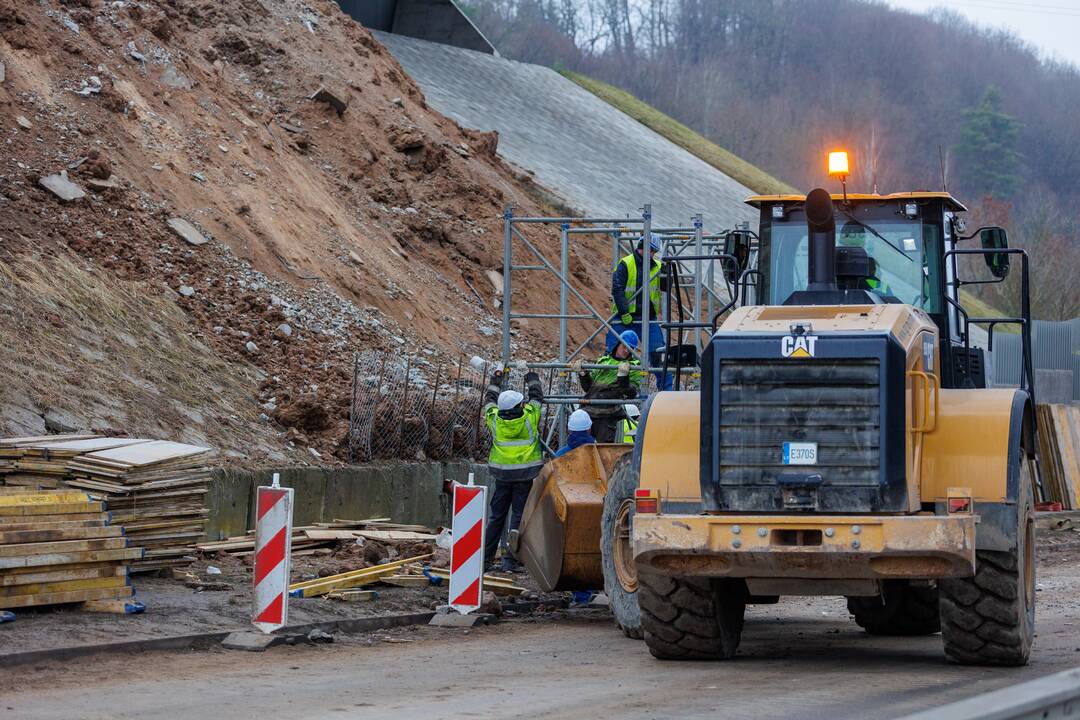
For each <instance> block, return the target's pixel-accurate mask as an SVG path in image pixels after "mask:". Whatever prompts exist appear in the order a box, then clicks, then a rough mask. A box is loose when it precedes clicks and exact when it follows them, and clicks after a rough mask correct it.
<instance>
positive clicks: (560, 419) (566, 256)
mask: <svg viewBox="0 0 1080 720" xmlns="http://www.w3.org/2000/svg"><path fill="white" fill-rule="evenodd" d="M560 229H561V232H560V233H559V273H560V274H561V275H562V276H563V277H564V278H565V277H568V276H569V275H570V235H569V230H570V224H569V223H563V224H562V225H561V227H560ZM568 299H569V294H568V292H567V286H566V283H560V284H559V362H560V363H563V364H565V363H566V362H567V360H568V358H567V357H566V331H567V327H566V323H567V314H566V313H567V312H568V311H567V306H566V303H567V300H568ZM565 384H566V381H565V380H564V388H563V389H564V391H565V390H569V388H566V387H565ZM565 415H566V406H564V405H559V412H558V415H556V417H555V422H556V423H558V426H559V445H560V446H562V445H565V444H566V422H565V419H566V418H565Z"/></svg>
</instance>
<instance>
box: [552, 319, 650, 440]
mask: <svg viewBox="0 0 1080 720" xmlns="http://www.w3.org/2000/svg"><path fill="white" fill-rule="evenodd" d="M619 340H620V342H619V344H618V345H617V346H616V347H615V349H614V350H612V351H611V353H610V354H607V355H603V356H601V357H600V358H599V359H597V361H596V364H597V365H603V366H604V367H603V368H598V369H596V370H591V371H585V370H582V367H581V365H582V364H581V361H576V362H574V363H571V366H570V367H571V371H572V372H575V373H577V376H578V382H580V383H581V389H582V390H583V391H584V392H585V402H584V403H583V407H584V408H585V410H586V411H587V412H588V413H589V417H591V418H592V421H593V427H592V432H593V436H594V437H595V438H596V441H597V442H602V443H610V442H621V440H620V436H619V435H618V432H617V425H618V424H619V421H621V420H624V419H626V415H625V413H624V412H623V406H622V404H621V403H610V404H608V403H605V404H597V405H591V404H589V402H588V401H589V400H632V399H634V398H636V397H637V396H638V393H639V392H640V388H641V381H642V380H643V379H644V377H645V373H643V372H642V371H641V370H640V367H641V363H639V362H638V360H637V358H635V357H634V356H633V354H632V351H633V350H636V349H637V345H638V336H637V333H636V332H634V331H633V330H626V331H624V332H623V333H622V335H620V336H619Z"/></svg>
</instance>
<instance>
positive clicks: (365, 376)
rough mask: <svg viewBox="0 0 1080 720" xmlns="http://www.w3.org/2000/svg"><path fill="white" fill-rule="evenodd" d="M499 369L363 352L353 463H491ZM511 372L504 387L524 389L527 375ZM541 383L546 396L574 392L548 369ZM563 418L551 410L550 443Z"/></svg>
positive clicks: (357, 362)
mask: <svg viewBox="0 0 1080 720" xmlns="http://www.w3.org/2000/svg"><path fill="white" fill-rule="evenodd" d="M492 369H493V367H492V366H490V365H486V364H482V363H475V365H474V364H473V363H470V362H469V361H466V360H463V359H459V360H456V361H453V362H446V361H443V362H439V361H431V360H426V359H419V358H410V357H392V356H389V355H387V354H386V353H383V352H377V351H368V352H362V353H356V355H355V356H354V358H353V383H352V403H351V406H350V410H349V452H350V454H351V456H352V460H353V461H354V462H365V461H368V460H449V459H475V460H483V459H486V458H487V454H488V450H489V449H490V446H491V437H490V433H489V432H488V429H487V426H486V424H485V423H484V418H483V414H482V413H483V405H484V392H485V389H486V388H487V385H488V382H489V381H490V373H491V371H492ZM507 372H508V376H507V378H506V382H505V384H504V387H506V388H515V389H517V390H524V388H523V387H522V386H523V383H524V376H523V374H522V373H521V371H519V370H516V369H510V370H508V371H507ZM563 377H565V376H563ZM541 381H542V384H543V386H544V391H545V393H546V394H549V395H550V394H551V393H553V392H554V393H559V392H566V388H567V386H565V385H563V379H562V377H558V376H557V375H556V373H555V372H554V371H547V372H542V373H541ZM569 409H572V408H569ZM567 412H568V410H567ZM557 415H558V410H557V409H556V408H553V407H550V406H545V410H544V413H543V416H542V418H541V428H542V429H543V432H542V437H543V438H544V439H545V441H546V442H549V443H550V442H552V441H553V439H554V438H553V433H555V432H556V428H555V427H554V423H555V419H556V416H557Z"/></svg>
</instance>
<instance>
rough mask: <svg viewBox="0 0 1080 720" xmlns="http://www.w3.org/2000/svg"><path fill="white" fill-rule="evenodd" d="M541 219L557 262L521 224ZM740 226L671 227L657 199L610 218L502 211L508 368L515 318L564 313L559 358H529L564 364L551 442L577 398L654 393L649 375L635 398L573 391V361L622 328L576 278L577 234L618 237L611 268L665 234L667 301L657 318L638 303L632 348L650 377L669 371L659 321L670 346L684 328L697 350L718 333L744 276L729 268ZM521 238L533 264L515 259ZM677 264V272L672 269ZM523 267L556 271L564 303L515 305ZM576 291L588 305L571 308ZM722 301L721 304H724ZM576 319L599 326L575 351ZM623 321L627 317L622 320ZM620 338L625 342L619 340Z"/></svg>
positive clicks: (553, 399) (537, 365) (648, 257)
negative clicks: (571, 335) (735, 276)
mask: <svg viewBox="0 0 1080 720" xmlns="http://www.w3.org/2000/svg"><path fill="white" fill-rule="evenodd" d="M523 225H542V226H546V227H551V226H556V227H557V230H558V233H559V258H558V265H556V264H555V262H553V261H552V260H550V259H549V258H547V257H546V256H545V255H544V253H543V252H542V251H541V250H540V248H539V247H537V245H536V244H535V243H533V242H532V241H531V240H529V238H527V237H526V236H525V235H524V233H522V231H521V229H520V226H523ZM732 232H733V230H725V231H721V232H715V233H706V232H705V230H704V221H703V219H702V215H701V213H698V214H695V215H693V216H692V217H691V218H690V224H689V225H686V226H675V227H664V226H657V225H654V223H653V216H652V206H651V205H650V204H648V203H646V204H644V205H643V206H642V207H641V208H640V217H630V216H627V217H624V218H604V217H581V218H575V217H515V216H514V213H513V207H512V206H509V205H508V206H507V207H506V209H505V211H504V213H503V292H502V303H503V304H502V311H503V312H502V348H501V357H500V359H501V362H502V365H503V367H509V366H510V364H511V360H512V357H511V330H512V322H513V321H514V320H519V319H520V320H526V319H528V320H557V321H558V323H559V331H558V338H559V347H558V353H557V357H556V359H555V360H554V361H534V362H529V361H526V365H527V367H528V368H529V369H531V370H548V371H560V372H559V375H560V378H561V382H560V383H559V384H560V388H559V390H558V392H557V393H556V394H553V395H551V396H549V397H546V398H545V403H546V404H549V405H554V406H555V407H556V408H557V415H556V418H555V422H553V423H551V425H550V428H549V431H548V436H547V439H546V441H547V444H548V445H550V444H551V439H552V436H553V434H554V432H555V431H556V430H558V432H559V438H560V444H562V443H564V442H565V440H566V415H567V408H568V407H571V406H573V405H586V404H591V405H614V404H627V403H633V404H641V403H642V402H644V400H645V399H646V397H647V396H648V394H649V381H648V380H646V382H644V383H643V387H642V393H641V396H640V397H639V398H638V399H636V400H626V401H623V400H599V399H589V400H586V399H585V398H584V397H583V396H582V395H576V394H574V393H571V392H570V377H569V376H570V373H569V372H567V371H568V370H569V368H570V364H571V363H572V362H573V361H574V360H575V359H576V358H577V357H578V355H579V354H580V353H581V352H582V351H584V350H585V349H586V348H587V347H588V346H589V344H590V343H591V342H592V341H593V340H594V339H595V338H596V337H597V336H598V335H600V334H601V333H605V332H611V333H613V334H615V335H618V333H615V332H614V329H613V328H612V323H613V322H615V321H616V320H618V316H617V315H615V314H608V313H601V312H600V311H599V310H598V309H597V308H595V307H593V305H592V304H591V303H590V302H589V300H588V299H587V298H586V297H585V295H584V294H583V293H582V292H581V291H580V290H578V289H577V288H576V287H575V286H574V283H573V278H572V276H571V274H570V244H571V240H572V238H579V237H588V236H595V235H607V236H609V237H610V238H611V243H612V245H611V247H612V268H614V267H615V266H616V265H617V264H618V262H619V260H620V259H621V258H622V257H623V256H625V255H626V254H631V253H633V252H634V247H635V244H636V243H638V242H640V241H641V239H642V238H651V237H652V236H653V235H656V236H659V239H660V242H661V251H660V255H661V257H662V258H663V261H664V266H663V268H662V271H661V274H662V275H666V276H667V277H668V284H669V287H668V290H667V298H668V301H667V302H661V317H660V318H651V317H650V314H651V313H652V307H651V303H649V302H639V305H640V307H641V323H640V326H639V327H638V336H639V338H640V340H639V345H638V348H637V349H636V350H635V349H631V353H632V354H633V356H634V357H636V358H637V359H638V361H639V362H640V364H641V367H640V369H639V370H640V372H643V373H645V374H646V375H645V377H646V378H649V377H650V376H651V375H652V374H653V373H664V372H670V368H668V367H667V363H666V361H665V363H664V365H663V366H660V367H657V366H654V365H653V360H654V355H653V352H652V350H654V349H653V348H650V347H649V341H650V338H649V329H650V327H651V325H652V323H653V322H659V325H660V328H661V332H663V333H664V334H665V335H666V336H667V338H668V339H667V343H666V345H665V347H670V345H671V337H672V336H673V335H675V334H676V333H677V337H678V340H679V342H678V343H677V344H678V345H680V346H681V345H682V344H683V335H684V333H685V332H686V331H690V332H691V335H692V337H693V345H694V346H695V348H696V351H697V353H698V355H699V356H700V353H701V352H702V351H703V349H704V347H705V346H706V345H707V343H708V339H709V337H710V336H711V333H712V328H713V325H714V320H715V317H716V316H717V315H718V314H720V313H723V312H724V311H726V310H727V309H730V308H731V307H732V306H733V305H734V304H735V302H736V300H737V297H738V287H737V286H738V281H736V282H735V283H732V281H731V280H730V279H729V278H728V277H727V276H726V275H725V274H724V272H723V268H724V264H725V263H732V264H733V266H734V267H736V268H737V267H738V261H737V260H736V258H735V257H734V256H733V255H730V254H727V252H726V241H727V238H728V237H729V235H730V234H731V233H732ZM515 241H516V243H517V245H519V246H521V247H522V248H523V249H524V250H525V251H527V253H528V256H529V259H528V262H527V264H515V262H514V248H515ZM652 256H653V251H652V249H651V247H650V243H649V242H645V243H644V258H643V259H644V263H643V265H644V267H645V268H651V267H652ZM718 265H719V266H721V273H720V279H722V280H723V289H724V290H726V294H727V297H726V298H725V297H723V296H722V295H721V293H720V292H719V291H718V288H719V287H720V284H719V283H718V282H717V274H716V269H717V266H718ZM670 270H674V273H673V274H668V271H670ZM523 272H547V273H550V274H551V275H553V276H554V277H555V278H556V280H557V281H558V283H559V298H558V310H557V312H556V311H552V312H531V313H530V312H515V310H514V299H513V288H514V274H515V273H523ZM648 272H649V271H645V276H643V278H642V283H641V287H640V288H638V289H637V291H636V292H635V293H634V294H633V296H632V297H631V300H638V299H639V298H640V297H641V294H642V293H643V292H645V293H647V292H648V290H647V288H648V287H649V282H648V279H647V277H648ZM684 277H685V278H687V279H689V280H690V284H689V285H687V286H686V287H685V289H686V290H687V291H688V292H687V295H688V297H687V301H686V304H687V305H688V306H689V307H683V305H682V294H683V290H684V286H683V285H682V281H683V278H684ZM673 278H674V280H676V281H677V283H678V284H677V285H676V287H677V289H678V298H677V299H678V300H679V303H680V308H681V310H682V313H681V318H680V320H679V321H678V322H674V321H672V319H671V317H670V311H671V297H672V295H671V293H672V292H673V289H674V288H673V287H672V284H673V283H672V279H673ZM571 297H573V298H574V299H575V300H576V301H577V303H578V304H580V305H581V306H582V307H583V309H584V312H582V311H578V312H575V313H571V312H570V310H569V306H570V299H571ZM717 308H720V309H719V311H717ZM571 321H589V322H595V323H596V327H595V328H594V329H593V330H592V332H591V333H590V334H589V335H588V336H587V337H586V339H585V340H584V341H583V342H581V343H579V344H578V345H577V347H575V348H574V349H573V350H570V349H569V342H568V330H569V323H570V322H571ZM620 324H621V323H620ZM619 342H621V341H619ZM605 368H606V369H610V368H607V366H604V365H595V364H587V363H584V364H583V365H582V369H584V370H594V369H605ZM694 371H695V368H682V369H681V372H682V373H686V374H689V373H692V372H694Z"/></svg>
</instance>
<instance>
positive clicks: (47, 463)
mask: <svg viewBox="0 0 1080 720" xmlns="http://www.w3.org/2000/svg"><path fill="white" fill-rule="evenodd" d="M145 442H150V441H149V440H145V439H142V438H112V437H101V436H98V435H85V434H82V435H80V434H71V435H44V436H39V437H26V438H10V439H7V440H0V469H2V470H0V471H3V470H6V473H5V475H4V477H3V482H4V484H6V485H9V486H11V485H15V486H20V487H27V488H38V489H44V488H59V487H62V486H63V481H64V480H65V479H67V476H68V467H67V466H68V463H69V462H70V461H71V460H73V459H75V458H76V457H78V456H79V455H82V454H83V453H88V452H94V451H97V450H108V449H111V448H117V447H124V446H127V445H135V444H138V443H145Z"/></svg>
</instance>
